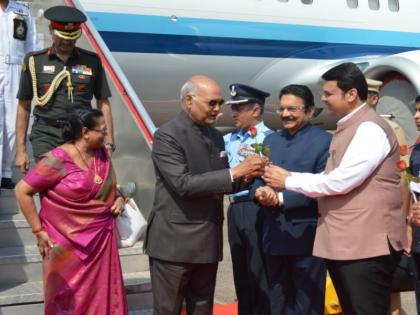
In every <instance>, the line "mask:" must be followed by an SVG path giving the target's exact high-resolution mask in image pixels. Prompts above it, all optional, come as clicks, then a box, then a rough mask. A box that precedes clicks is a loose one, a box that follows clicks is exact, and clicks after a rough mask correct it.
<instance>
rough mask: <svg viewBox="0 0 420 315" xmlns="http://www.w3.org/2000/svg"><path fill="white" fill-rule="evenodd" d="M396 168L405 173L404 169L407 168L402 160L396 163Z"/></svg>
mask: <svg viewBox="0 0 420 315" xmlns="http://www.w3.org/2000/svg"><path fill="white" fill-rule="evenodd" d="M397 168H398V169H399V170H400V171H405V169H406V168H407V163H405V161H403V160H399V161H398V162H397Z"/></svg>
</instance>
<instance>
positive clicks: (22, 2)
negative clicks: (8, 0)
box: [15, 0, 29, 9]
mask: <svg viewBox="0 0 420 315" xmlns="http://www.w3.org/2000/svg"><path fill="white" fill-rule="evenodd" d="M15 3H16V4H20V5H22V6H24V7H25V8H28V9H29V3H28V1H19V0H17V1H15Z"/></svg>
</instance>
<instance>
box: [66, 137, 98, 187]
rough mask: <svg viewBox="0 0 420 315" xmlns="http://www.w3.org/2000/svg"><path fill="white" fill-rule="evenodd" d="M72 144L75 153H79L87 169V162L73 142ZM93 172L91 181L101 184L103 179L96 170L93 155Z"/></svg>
mask: <svg viewBox="0 0 420 315" xmlns="http://www.w3.org/2000/svg"><path fill="white" fill-rule="evenodd" d="M73 146H74V148H75V149H76V151H77V153H79V155H80V157H81V159H82V161H83V163H85V165H86V167H87V168H88V169H89V164H88V162H86V160H85V158H84V157H83V155H82V152H80V150H79V148H78V147H77V146H76V145H75V144H73ZM93 173H94V175H93V182H94V183H95V184H98V185H100V184H102V182H103V179H102V177H101V176H99V175H98V173H97V172H96V161H95V157H93Z"/></svg>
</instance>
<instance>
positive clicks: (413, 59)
mask: <svg viewBox="0 0 420 315" xmlns="http://www.w3.org/2000/svg"><path fill="white" fill-rule="evenodd" d="M364 73H365V75H366V77H368V78H371V79H376V80H380V81H382V82H383V86H382V88H381V90H380V95H381V97H383V96H387V98H386V100H387V102H388V103H389V102H392V103H393V104H387V105H386V106H378V112H379V113H380V114H385V115H393V116H395V120H396V121H397V122H398V123H399V124H400V126H401V127H402V128H403V129H404V131H405V132H406V137H407V141H408V143H409V144H413V143H414V142H415V140H416V138H417V128H416V125H415V122H414V119H413V114H414V111H415V102H414V99H415V98H416V96H417V95H419V94H420V51H411V52H406V53H401V54H397V55H391V56H387V57H383V58H377V59H373V60H372V61H370V62H369V65H368V66H367V67H366V68H365V69H364ZM384 105H385V104H384ZM401 106H404V107H405V108H404V109H401V108H399V107H401ZM392 108H393V110H392ZM390 111H393V112H390ZM397 113H398V114H399V115H397Z"/></svg>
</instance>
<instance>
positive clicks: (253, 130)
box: [248, 127, 258, 138]
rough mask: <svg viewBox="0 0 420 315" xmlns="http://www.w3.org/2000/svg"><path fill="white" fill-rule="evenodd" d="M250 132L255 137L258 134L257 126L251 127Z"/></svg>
mask: <svg viewBox="0 0 420 315" xmlns="http://www.w3.org/2000/svg"><path fill="white" fill-rule="evenodd" d="M248 132H249V134H250V135H251V136H252V137H253V138H255V137H256V136H257V133H258V131H257V128H255V127H252V128H250V129H249V130H248Z"/></svg>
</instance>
